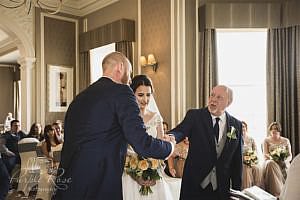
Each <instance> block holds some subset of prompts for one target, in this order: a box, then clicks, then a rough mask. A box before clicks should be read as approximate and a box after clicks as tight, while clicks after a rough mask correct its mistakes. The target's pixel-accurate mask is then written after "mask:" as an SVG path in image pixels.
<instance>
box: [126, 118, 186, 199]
mask: <svg viewBox="0 0 300 200" xmlns="http://www.w3.org/2000/svg"><path fill="white" fill-rule="evenodd" d="M161 122H162V119H161V116H160V115H159V114H157V113H156V114H155V115H154V116H153V117H152V118H151V119H150V120H149V121H148V122H147V123H145V126H146V129H147V133H148V134H149V135H151V136H152V137H155V138H156V137H157V131H156V127H157V126H158V124H160V123H161ZM128 153H129V154H132V153H135V152H133V150H132V149H131V148H129V149H128ZM159 174H160V176H161V177H162V178H161V179H160V180H158V181H156V184H155V185H154V186H152V187H151V190H152V191H153V193H151V194H148V195H145V196H142V195H140V193H139V190H140V188H141V186H140V185H139V184H138V183H137V182H136V181H135V180H133V179H132V178H131V177H130V176H129V175H128V174H126V172H124V173H123V176H122V187H123V200H178V199H179V194H180V186H181V179H180V178H172V177H169V176H167V175H166V174H165V173H164V171H163V169H161V170H159Z"/></svg>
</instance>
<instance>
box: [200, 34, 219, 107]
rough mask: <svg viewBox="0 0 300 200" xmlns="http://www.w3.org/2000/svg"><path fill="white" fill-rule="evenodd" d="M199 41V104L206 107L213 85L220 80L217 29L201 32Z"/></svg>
mask: <svg viewBox="0 0 300 200" xmlns="http://www.w3.org/2000/svg"><path fill="white" fill-rule="evenodd" d="M199 42H200V45H199V46H200V49H199V54H200V55H199V62H200V63H199V68H200V69H199V84H198V85H199V106H200V107H204V106H206V105H207V103H208V102H207V100H208V97H209V95H210V91H211V89H212V87H213V86H215V85H216V84H217V82H218V73H217V69H218V68H217V47H216V31H215V30H214V29H206V30H204V31H203V32H200V40H199Z"/></svg>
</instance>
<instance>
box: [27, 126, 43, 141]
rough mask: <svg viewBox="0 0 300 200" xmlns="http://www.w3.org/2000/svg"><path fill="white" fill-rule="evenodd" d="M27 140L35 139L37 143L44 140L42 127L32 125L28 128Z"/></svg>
mask: <svg viewBox="0 0 300 200" xmlns="http://www.w3.org/2000/svg"><path fill="white" fill-rule="evenodd" d="M27 137H29V138H36V139H38V140H39V141H42V140H44V134H43V132H42V126H41V124H39V123H33V124H32V125H31V127H30V131H29V133H28V135H27Z"/></svg>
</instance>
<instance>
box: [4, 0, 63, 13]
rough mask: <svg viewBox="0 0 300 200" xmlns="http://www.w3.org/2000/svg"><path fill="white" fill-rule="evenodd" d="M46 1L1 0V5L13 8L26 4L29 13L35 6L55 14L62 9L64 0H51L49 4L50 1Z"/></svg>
mask: <svg viewBox="0 0 300 200" xmlns="http://www.w3.org/2000/svg"><path fill="white" fill-rule="evenodd" d="M45 2H46V1H45V0H0V6H3V7H5V8H11V9H13V8H19V7H21V6H24V8H25V11H26V12H27V14H29V13H30V11H31V9H33V8H34V7H39V8H40V9H41V10H43V11H44V12H47V13H49V14H52V15H55V14H56V13H58V12H59V11H60V9H61V6H62V0H51V4H49V1H48V3H45ZM49 10H51V11H49Z"/></svg>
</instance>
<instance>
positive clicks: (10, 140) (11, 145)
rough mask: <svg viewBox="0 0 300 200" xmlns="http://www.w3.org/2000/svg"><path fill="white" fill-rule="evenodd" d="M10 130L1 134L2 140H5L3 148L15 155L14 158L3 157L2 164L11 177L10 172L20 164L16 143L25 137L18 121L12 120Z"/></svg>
mask: <svg viewBox="0 0 300 200" xmlns="http://www.w3.org/2000/svg"><path fill="white" fill-rule="evenodd" d="M10 125H11V130H10V131H7V132H5V133H4V134H3V138H4V140H5V146H6V147H7V148H8V150H10V151H11V152H13V153H14V154H15V156H7V155H3V156H2V159H3V162H4V164H5V166H6V168H7V170H8V173H9V174H10V175H11V172H12V170H13V169H14V167H15V166H16V164H21V158H20V155H19V150H18V142H19V141H20V140H21V139H23V138H25V137H26V136H27V135H26V134H25V133H24V132H23V131H21V126H20V121H19V120H16V119H15V120H13V121H11V123H10Z"/></svg>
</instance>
